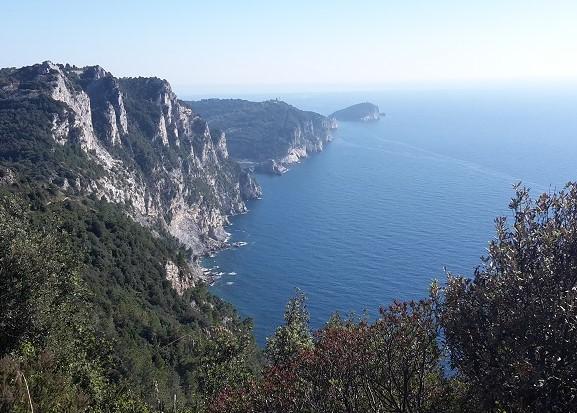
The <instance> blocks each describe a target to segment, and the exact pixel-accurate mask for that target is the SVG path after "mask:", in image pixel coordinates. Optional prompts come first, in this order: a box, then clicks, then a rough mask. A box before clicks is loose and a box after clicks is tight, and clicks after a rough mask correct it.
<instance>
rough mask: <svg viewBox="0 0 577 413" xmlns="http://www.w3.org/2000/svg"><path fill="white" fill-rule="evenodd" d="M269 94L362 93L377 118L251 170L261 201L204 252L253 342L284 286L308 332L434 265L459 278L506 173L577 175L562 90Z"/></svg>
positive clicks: (435, 273)
mask: <svg viewBox="0 0 577 413" xmlns="http://www.w3.org/2000/svg"><path fill="white" fill-rule="evenodd" d="M274 97H277V96H274ZM249 98H250V97H249ZM252 98H253V99H254V98H256V99H258V98H264V97H252ZM280 98H282V99H284V100H286V101H287V102H289V103H291V104H294V105H295V106H297V107H299V108H303V109H308V110H315V111H318V112H320V113H323V114H329V113H331V112H332V111H334V110H336V109H340V108H342V107H344V106H347V105H349V104H352V103H357V102H360V101H364V100H369V101H372V102H374V103H376V104H378V105H379V106H380V109H381V111H382V112H385V113H386V114H387V116H386V117H385V118H383V119H382V120H381V121H379V122H376V123H367V124H359V123H345V122H341V123H340V127H339V129H338V131H337V132H336V133H335V139H334V141H333V142H332V143H331V144H330V145H329V146H328V147H327V148H326V150H325V151H324V152H322V153H320V154H317V155H315V156H312V157H311V158H309V159H307V160H305V161H304V162H303V163H302V164H300V165H298V166H295V167H294V168H293V169H291V170H290V171H289V172H288V173H287V174H285V175H284V176H282V177H273V176H258V179H259V182H260V183H261V185H262V187H263V193H264V195H263V199H262V200H258V201H252V202H250V203H249V208H250V213H248V214H246V215H241V216H238V217H234V218H233V219H232V225H231V226H230V227H229V229H228V230H229V232H231V234H232V237H231V241H244V242H246V243H247V244H246V245H245V246H243V247H241V248H234V249H229V250H226V251H222V252H220V253H218V254H217V255H216V257H214V258H209V259H206V260H205V265H206V266H209V267H210V266H213V265H218V266H219V268H220V270H219V271H222V272H224V273H225V275H224V276H223V277H222V278H221V279H219V280H218V281H217V282H216V283H215V284H214V286H213V287H212V288H211V289H212V291H213V292H214V293H216V294H217V295H219V296H220V297H222V298H224V299H225V300H227V301H229V302H231V303H232V304H234V305H235V307H236V308H237V309H238V311H239V312H240V314H241V315H242V316H244V317H252V318H253V319H254V322H255V334H256V337H257V340H258V342H259V343H260V344H263V343H264V342H265V338H266V337H268V336H270V335H271V334H272V333H273V332H274V329H275V327H276V326H277V325H279V324H280V323H282V316H283V310H284V306H285V304H286V302H287V300H288V299H289V298H290V297H291V296H292V295H293V294H294V292H295V288H299V289H301V290H302V291H304V293H305V294H306V295H307V297H308V306H309V310H310V312H311V323H312V325H313V327H319V326H321V325H322V324H323V323H324V322H325V321H326V320H327V318H328V317H329V316H330V315H331V313H333V312H334V311H339V312H341V313H344V314H346V313H349V312H356V313H361V312H362V311H363V310H365V309H366V310H368V311H369V313H370V314H376V312H377V310H378V308H379V306H381V305H387V304H389V303H391V302H392V300H394V299H402V300H407V299H418V298H421V297H425V296H426V295H427V291H428V286H429V285H430V282H431V280H432V279H434V278H436V279H439V280H440V281H441V282H442V281H443V280H444V279H445V273H444V268H446V269H447V270H448V271H450V272H453V273H460V274H465V275H471V274H472V273H473V270H474V268H475V266H476V265H478V264H479V263H480V259H479V257H480V256H482V255H484V254H485V251H486V247H487V243H488V241H489V240H490V239H491V238H492V237H493V234H494V223H493V222H494V218H495V217H497V216H499V215H505V214H507V205H508V202H509V199H510V198H511V196H512V195H513V190H512V185H513V184H514V183H515V182H517V181H523V182H524V183H525V184H526V185H527V186H529V187H530V188H531V189H532V191H533V192H534V193H538V192H542V191H549V190H552V189H556V188H557V189H559V188H562V187H563V185H564V184H565V183H566V182H567V181H569V180H575V179H577V161H576V160H577V93H575V91H574V90H571V91H560V90H546V89H539V90H532V91H530V90H521V89H512V90H499V91H497V90H494V91H457V90H454V91H450V92H447V91H444V92H443V91H430V92H402V91H394V92H380V93H367V92H364V93H360V92H358V93H348V94H324V95H289V96H281V97H280Z"/></svg>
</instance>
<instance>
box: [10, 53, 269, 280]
mask: <svg viewBox="0 0 577 413" xmlns="http://www.w3.org/2000/svg"><path fill="white" fill-rule="evenodd" d="M0 135H1V136H0V137H1V144H0V164H1V166H4V167H5V168H7V170H9V171H12V172H10V174H12V173H16V174H17V175H18V174H19V175H21V176H30V177H32V178H33V179H34V180H42V181H44V182H47V183H49V184H50V185H52V186H55V187H57V188H58V189H59V190H60V191H63V192H64V193H68V194H81V195H92V196H95V197H97V198H99V199H100V198H104V199H106V200H108V201H110V202H114V203H117V204H121V205H123V206H124V207H125V208H126V211H127V212H128V214H129V215H130V216H131V217H133V218H134V219H135V220H137V221H138V222H141V223H142V224H145V225H147V226H151V227H156V228H159V229H164V230H166V231H168V232H169V233H170V234H172V235H173V236H174V237H176V238H177V239H178V240H180V241H181V242H182V243H183V244H185V245H186V246H187V247H189V248H190V250H191V251H192V256H193V258H194V257H198V256H200V255H203V254H205V253H206V252H207V251H210V250H213V249H216V248H219V247H221V246H222V245H223V243H224V242H225V239H226V236H227V234H226V232H225V230H224V226H225V225H226V224H227V223H228V216H229V215H233V214H238V213H241V212H244V211H245V210H246V206H245V203H244V201H245V200H246V199H249V198H255V197H258V196H259V195H260V188H259V187H258V185H257V184H256V183H255V181H254V180H253V178H252V176H250V175H249V174H248V172H247V171H243V170H242V169H241V168H240V167H239V165H238V164H237V163H236V162H233V161H231V160H230V159H229V155H228V151H227V143H226V137H225V135H224V134H223V133H220V132H219V133H211V131H210V129H209V127H208V124H207V122H206V121H205V120H204V119H202V118H201V117H200V116H199V115H197V114H196V113H194V112H193V111H192V109H191V108H190V107H189V106H187V105H186V104H184V103H183V102H181V101H179V100H178V99H177V97H176V95H175V94H174V93H173V92H172V90H171V87H170V85H169V84H168V82H167V81H165V80H161V79H157V78H128V79H118V78H115V77H114V76H112V75H111V74H110V73H108V72H107V71H105V70H104V69H102V68H101V67H99V66H93V67H86V68H77V67H75V66H69V65H56V64H53V63H50V62H44V63H42V64H37V65H34V66H29V67H23V68H20V69H2V70H0ZM4 176H5V177H6V176H8V174H4ZM10 176H11V175H10ZM11 180H13V179H12V178H10V179H7V178H5V179H3V181H11ZM174 273H175V270H174V268H173V267H170V268H169V266H167V277H168V278H169V279H171V281H172V280H174V279H175V277H174Z"/></svg>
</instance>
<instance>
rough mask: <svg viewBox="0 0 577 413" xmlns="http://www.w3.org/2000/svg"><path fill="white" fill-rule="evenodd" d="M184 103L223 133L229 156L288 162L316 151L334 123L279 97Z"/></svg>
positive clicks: (205, 100)
mask: <svg viewBox="0 0 577 413" xmlns="http://www.w3.org/2000/svg"><path fill="white" fill-rule="evenodd" d="M188 103H189V104H190V105H191V107H192V108H193V109H194V110H195V111H196V112H198V113H200V115H201V116H203V117H204V118H205V119H206V120H207V121H208V122H209V124H210V125H211V126H212V127H215V128H218V129H221V130H222V131H224V132H225V133H226V136H227V142H228V148H229V153H230V155H231V157H233V158H234V159H240V160H248V161H252V162H257V163H260V162H265V161H270V160H274V161H276V162H281V163H286V164H290V163H294V162H296V161H298V159H299V158H300V157H304V156H306V155H307V153H312V152H318V151H319V150H321V149H322V148H323V145H324V144H326V143H327V141H328V140H329V139H330V131H331V129H332V128H333V127H334V126H335V125H334V124H333V123H331V121H330V120H329V119H327V118H326V117H324V116H322V115H319V114H318V113H314V112H307V111H302V110H299V109H297V108H295V107H294V106H291V105H289V104H287V103H285V102H282V101H279V100H268V101H265V102H250V101H247V100H242V99H204V100H200V101H195V102H188ZM297 152H298V153H297Z"/></svg>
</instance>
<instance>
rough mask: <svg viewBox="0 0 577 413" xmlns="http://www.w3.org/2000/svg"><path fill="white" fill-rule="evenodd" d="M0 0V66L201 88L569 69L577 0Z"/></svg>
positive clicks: (435, 79)
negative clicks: (46, 64) (47, 66)
mask: <svg viewBox="0 0 577 413" xmlns="http://www.w3.org/2000/svg"><path fill="white" fill-rule="evenodd" d="M0 1H2V3H3V4H2V7H1V24H0V66H2V67H5V66H22V65H28V64H32V63H36V62H40V61H43V60H52V61H54V62H59V63H66V62H68V63H71V64H76V65H78V66H82V65H89V64H100V65H102V66H104V67H105V68H106V69H107V70H109V71H111V72H113V74H115V75H118V76H138V75H143V76H149V75H156V76H159V77H162V78H166V79H168V80H169V81H170V82H171V83H173V85H176V87H177V88H178V87H181V88H186V87H191V88H201V89H207V90H208V89H210V88H214V89H215V90H216V89H218V88H225V87H228V86H235V87H239V85H241V86H242V87H245V88H248V87H253V86H254V87H256V88H257V89H258V88H262V89H266V88H267V87H268V88H271V87H273V88H278V87H280V88H288V89H290V88H294V89H298V88H304V89H309V90H310V89H315V88H327V87H339V88H349V87H359V86H360V87H362V86H367V85H402V84H438V83H464V82H465V83H466V82H477V81H510V80H515V81H541V82H542V81H556V82H564V81H568V80H572V81H575V79H577V0H566V1H565V0H546V1H545V0H543V1H531V0H522V1H516V0H510V1H508V0H483V1H476V2H473V1H469V0H458V1H449V0H422V1H417V0H395V1H385V0H374V1H363V0H349V1H339V0H330V1H324V0H307V1H302V0H290V1H274V0H268V1H250V0H238V1H223V0H202V1H195V0H192V1H191V0H189V1H185V0H182V1H178V0H174V1H161V0H158V1H145V0H140V1H127V0H115V1H108V0H97V1H83V0H79V1H62V0H59V1H58V0H55V1H48V0H45V1H39V0H38V1H34V0H18V1H7V0H0Z"/></svg>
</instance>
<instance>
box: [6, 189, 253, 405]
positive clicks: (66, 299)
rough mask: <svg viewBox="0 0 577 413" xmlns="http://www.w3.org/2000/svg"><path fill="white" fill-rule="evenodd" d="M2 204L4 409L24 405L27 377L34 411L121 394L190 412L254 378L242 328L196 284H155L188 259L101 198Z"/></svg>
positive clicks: (247, 332)
mask: <svg viewBox="0 0 577 413" xmlns="http://www.w3.org/2000/svg"><path fill="white" fill-rule="evenodd" d="M1 199H2V209H0V213H1V215H2V216H1V217H0V224H1V227H0V241H1V247H2V254H3V256H2V257H1V259H0V272H1V277H0V282H1V283H2V284H1V286H2V290H1V291H3V296H2V300H3V301H2V302H3V304H2V314H1V316H0V320H1V321H0V324H1V327H2V328H1V334H0V344H1V345H0V349H1V354H0V356H3V357H4V359H3V360H2V363H1V364H0V375H2V377H3V383H4V385H2V388H1V389H0V394H3V396H2V398H3V399H4V400H5V402H6V403H8V404H7V405H5V406H8V405H12V406H15V405H18V406H24V404H25V403H24V402H25V401H26V397H24V395H26V391H25V388H26V385H25V384H24V382H23V378H24V377H27V379H28V386H29V387H30V389H31V390H30V391H31V399H32V403H34V405H35V406H37V407H38V408H41V407H42V408H41V411H61V410H60V407H58V406H61V404H60V403H69V405H67V406H76V407H74V408H73V407H70V409H69V411H80V410H83V409H84V408H88V407H90V408H91V409H94V408H97V407H98V406H101V404H102V403H105V404H106V405H107V406H109V405H110V404H111V403H113V401H111V398H112V399H113V400H116V401H118V402H119V403H120V402H121V401H122V400H124V399H123V398H125V396H126V395H127V394H128V395H131V396H130V397H131V399H130V400H132V401H134V402H135V403H137V402H138V403H141V404H142V405H143V406H144V405H148V406H154V407H158V406H173V405H176V406H177V408H178V409H184V408H185V407H188V408H189V409H192V410H193V411H196V410H198V409H201V408H202V406H203V405H204V404H205V400H206V399H207V398H208V397H210V396H211V395H212V394H214V393H215V392H216V390H217V389H218V388H220V387H219V386H221V385H223V384H226V383H228V384H229V385H234V384H237V383H242V382H243V380H245V378H246V377H248V376H249V375H251V374H252V371H253V370H254V365H255V364H256V353H255V346H254V340H253V338H252V335H251V325H250V322H243V321H241V320H239V319H238V317H237V316H236V315H235V313H234V311H233V310H232V308H231V307H230V306H229V305H227V304H225V303H223V302H222V301H221V300H218V299H217V298H215V297H213V296H212V295H211V294H209V293H208V291H207V290H206V287H205V286H203V285H198V286H197V287H195V288H193V289H191V290H189V291H187V292H186V294H184V295H183V296H179V295H178V294H177V293H176V292H175V290H174V289H173V288H172V286H171V285H170V283H169V282H168V281H167V280H166V279H165V270H164V265H165V263H166V262H167V260H171V261H173V262H175V263H179V264H180V265H181V270H182V271H186V265H185V264H184V263H185V261H186V259H187V252H186V251H185V250H183V249H181V248H180V247H179V246H178V244H177V243H176V241H175V240H173V239H171V238H170V237H168V235H166V234H163V235H162V236H161V237H155V236H153V235H152V233H151V232H150V231H149V230H147V229H145V228H143V227H141V226H140V225H139V224H136V223H135V222H133V221H132V220H130V219H129V218H128V217H126V216H125V215H124V214H123V213H122V212H120V211H119V210H118V208H117V207H115V206H114V205H110V204H108V203H106V202H102V201H95V200H90V199H83V200H82V201H76V200H71V199H63V200H61V201H55V202H52V203H50V204H46V203H40V202H39V199H41V197H39V196H38V195H37V194H35V193H30V194H28V197H27V202H26V203H24V202H23V201H21V200H20V201H19V200H18V199H19V198H18V197H15V196H14V195H11V194H7V193H5V194H3V195H2V198H1ZM35 205H36V206H35ZM30 206H32V208H30ZM4 292H5V293H4ZM101 353H102V354H101ZM71 359H72V361H70V360H71ZM51 363H52V364H51ZM74 363H77V364H79V366H76V364H74ZM61 365H66V366H67V367H66V370H65V371H64V372H62V371H61V370H59V369H60V368H61V367H60V366H61ZM51 369H53V370H54V372H53V371H52V370H51ZM71 369H73V370H71ZM76 370H80V372H79V373H78V372H77V371H76ZM82 374H84V375H85V376H83V375H82ZM28 376H30V377H28ZM50 386H59V387H58V392H55V390H54V389H52V387H50ZM94 386H95V388H93V387H94ZM51 389H52V390H51ZM77 398H78V399H77ZM63 400H64V401H63ZM119 400H120V401H119ZM16 401H17V403H16ZM116 401H114V403H116ZM75 403H76V404H75ZM131 403H132V402H131ZM101 407H102V406H101ZM22 408H24V407H22Z"/></svg>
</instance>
